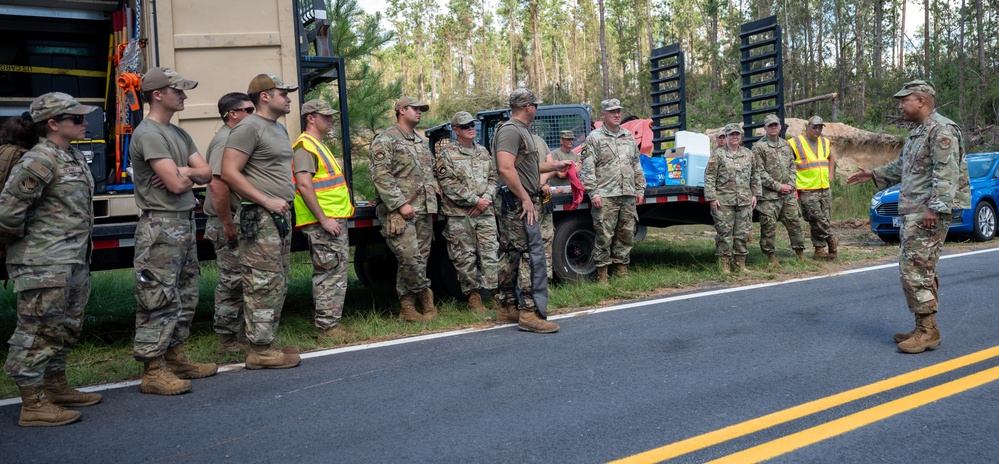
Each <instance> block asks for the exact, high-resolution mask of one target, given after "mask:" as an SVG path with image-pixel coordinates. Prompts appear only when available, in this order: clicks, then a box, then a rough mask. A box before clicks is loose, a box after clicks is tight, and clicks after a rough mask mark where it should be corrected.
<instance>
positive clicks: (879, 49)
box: [874, 0, 885, 102]
mask: <svg viewBox="0 0 999 464" xmlns="http://www.w3.org/2000/svg"><path fill="white" fill-rule="evenodd" d="M884 20H885V18H884V0H874V101H877V102H880V101H881V90H882V88H881V79H882V75H881V63H882V62H883V56H882V54H883V52H884V27H883V24H884Z"/></svg>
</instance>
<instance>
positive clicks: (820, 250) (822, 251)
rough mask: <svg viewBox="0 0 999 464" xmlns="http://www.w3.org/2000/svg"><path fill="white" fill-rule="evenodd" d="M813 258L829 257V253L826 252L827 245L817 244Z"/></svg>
mask: <svg viewBox="0 0 999 464" xmlns="http://www.w3.org/2000/svg"><path fill="white" fill-rule="evenodd" d="M812 259H816V260H818V259H829V255H828V254H827V253H826V247H824V246H817V247H815V254H814V255H812Z"/></svg>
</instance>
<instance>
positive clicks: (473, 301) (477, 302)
mask: <svg viewBox="0 0 999 464" xmlns="http://www.w3.org/2000/svg"><path fill="white" fill-rule="evenodd" d="M468 309H469V310H471V311H472V312H473V313H484V312H486V306H485V305H483V304H482V295H480V294H479V291H478V290H473V291H471V292H468Z"/></svg>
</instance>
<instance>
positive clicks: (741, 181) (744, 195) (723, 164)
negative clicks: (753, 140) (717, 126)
mask: <svg viewBox="0 0 999 464" xmlns="http://www.w3.org/2000/svg"><path fill="white" fill-rule="evenodd" d="M760 193H761V192H760V174H759V169H758V168H757V166H756V158H755V157H754V156H753V153H752V152H751V151H749V149H748V148H746V147H739V151H737V152H735V153H732V152H731V151H729V149H728V147H721V148H716V149H715V151H714V152H712V153H711V158H709V159H708V166H707V167H706V168H704V197H705V199H707V200H708V201H714V200H718V202H719V203H720V204H722V205H725V206H749V205H750V204H752V197H754V196H755V197H759V196H760Z"/></svg>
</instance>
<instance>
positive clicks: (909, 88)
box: [893, 79, 937, 98]
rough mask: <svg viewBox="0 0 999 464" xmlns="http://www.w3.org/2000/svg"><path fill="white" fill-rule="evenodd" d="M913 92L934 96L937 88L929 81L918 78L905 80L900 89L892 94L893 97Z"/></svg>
mask: <svg viewBox="0 0 999 464" xmlns="http://www.w3.org/2000/svg"><path fill="white" fill-rule="evenodd" d="M913 92H923V93H925V94H928V95H930V96H934V95H936V94H937V89H936V87H934V86H933V84H932V83H931V82H928V81H924V80H922V79H920V80H915V81H912V82H906V83H905V85H903V86H902V90H899V91H898V92H896V93H895V95H893V96H894V97H895V98H904V97H907V96H909V94H911V93H913Z"/></svg>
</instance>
